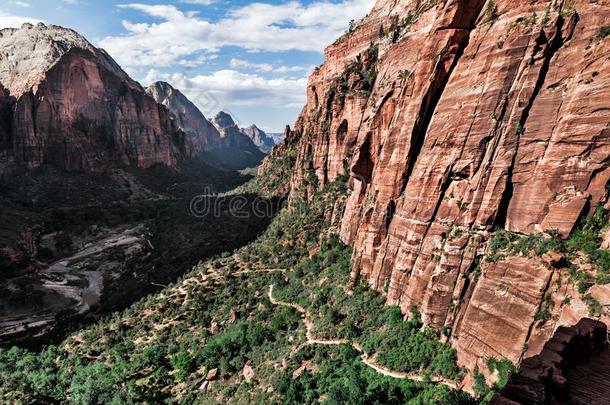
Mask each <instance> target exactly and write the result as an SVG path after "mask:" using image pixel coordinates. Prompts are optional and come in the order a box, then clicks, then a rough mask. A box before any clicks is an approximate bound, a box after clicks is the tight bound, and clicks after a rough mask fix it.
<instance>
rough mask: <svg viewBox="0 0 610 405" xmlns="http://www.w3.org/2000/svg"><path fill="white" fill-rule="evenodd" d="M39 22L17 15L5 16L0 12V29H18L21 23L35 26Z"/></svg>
mask: <svg viewBox="0 0 610 405" xmlns="http://www.w3.org/2000/svg"><path fill="white" fill-rule="evenodd" d="M39 22H41V21H40V20H36V19H34V18H29V17H21V16H18V15H11V14H5V13H2V12H0V29H1V28H19V27H21V25H22V24H23V23H31V24H36V23H39Z"/></svg>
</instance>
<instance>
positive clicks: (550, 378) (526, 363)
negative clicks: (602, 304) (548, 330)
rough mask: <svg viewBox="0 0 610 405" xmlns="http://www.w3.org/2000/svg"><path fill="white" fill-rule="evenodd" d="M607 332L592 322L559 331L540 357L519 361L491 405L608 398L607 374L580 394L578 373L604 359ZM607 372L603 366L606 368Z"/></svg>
mask: <svg viewBox="0 0 610 405" xmlns="http://www.w3.org/2000/svg"><path fill="white" fill-rule="evenodd" d="M609 354H610V352H608V328H607V327H606V325H605V324H603V323H601V322H598V321H594V320H592V319H587V318H585V319H582V320H580V322H578V324H576V325H574V326H572V327H560V328H559V329H557V331H556V332H555V335H554V336H553V337H552V338H551V339H550V340H549V341H548V342H547V343H546V344H545V345H544V348H543V349H542V351H541V352H540V354H538V355H536V356H533V357H530V358H527V359H525V360H523V362H522V364H521V370H520V371H519V372H518V373H517V374H515V375H513V376H512V377H511V378H510V380H509V382H508V384H507V385H506V387H504V389H503V390H502V393H501V394H497V395H496V396H494V398H493V399H492V400H491V402H490V403H491V404H496V405H501V404H527V405H543V404H556V403H570V404H593V403H600V404H601V403H602V402H599V400H600V399H602V400H607V399H608V395H609V394H610V391H609V390H610V384H608V379H607V374H606V375H605V376H603V375H601V376H596V375H589V376H588V377H587V378H591V379H594V378H598V377H601V381H603V383H602V384H600V385H597V386H594V387H591V386H589V385H588V384H586V382H585V384H584V385H585V386H586V387H587V389H586V390H585V392H582V391H581V390H580V388H581V386H582V385H583V382H584V381H582V379H578V378H577V377H579V376H580V374H581V373H582V371H584V370H587V369H589V370H590V371H593V370H592V369H591V366H595V365H596V363H598V362H600V361H603V362H606V361H607V359H608V355H609ZM606 368H607V366H606Z"/></svg>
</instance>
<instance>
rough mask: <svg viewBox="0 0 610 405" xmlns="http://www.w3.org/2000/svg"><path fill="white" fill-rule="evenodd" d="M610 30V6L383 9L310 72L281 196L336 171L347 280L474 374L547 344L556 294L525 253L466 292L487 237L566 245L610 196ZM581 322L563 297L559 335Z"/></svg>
mask: <svg viewBox="0 0 610 405" xmlns="http://www.w3.org/2000/svg"><path fill="white" fill-rule="evenodd" d="M607 26H610V1H607V0H598V1H584V0H577V1H553V2H548V1H536V0H528V1H525V0H520V1H508V0H496V1H485V0H468V1H466V0H447V1H409V0H378V2H377V4H376V5H375V7H374V9H373V10H372V11H371V13H370V14H369V15H368V16H367V17H366V18H365V19H364V20H363V21H361V22H360V23H359V24H357V25H356V27H355V28H354V29H353V31H352V32H349V33H347V34H346V35H345V36H343V37H342V38H340V39H339V40H338V41H337V42H336V43H335V44H333V45H332V46H330V47H328V48H327V49H326V62H325V63H324V64H323V65H322V66H321V67H320V68H318V69H316V71H315V72H314V73H313V74H312V76H311V78H310V80H309V85H308V102H307V105H306V106H305V108H304V110H303V112H302V114H301V116H300V118H299V119H298V121H297V124H296V126H295V135H294V136H293V138H292V139H293V140H294V141H295V142H296V140H298V150H299V152H298V161H297V167H296V173H295V175H294V176H293V178H292V195H293V196H296V195H301V196H305V197H307V195H308V194H310V191H311V190H308V187H311V186H307V187H305V185H306V183H307V178H308V172H309V171H310V170H311V169H313V170H315V173H316V175H317V177H318V180H319V184H320V185H323V184H325V183H326V182H329V181H332V180H334V179H335V178H337V176H338V175H341V174H344V173H345V172H347V173H348V174H349V176H350V179H349V188H350V194H349V197H348V200H347V203H346V206H345V209H344V212H343V214H342V215H343V220H342V223H341V229H340V234H341V237H342V239H343V240H344V241H345V242H347V243H353V244H354V246H355V247H354V269H353V271H354V276H355V277H356V276H359V277H362V278H364V279H365V280H368V282H369V284H370V285H371V286H372V287H373V288H375V289H377V290H379V291H382V292H383V293H385V294H386V295H387V299H388V301H389V302H390V303H392V304H399V305H400V306H401V307H402V308H403V309H404V310H405V312H408V309H409V308H410V307H411V306H417V307H418V308H419V309H420V311H421V312H422V314H423V318H424V320H425V321H426V322H427V323H428V324H429V325H432V326H433V327H435V328H437V329H439V330H440V329H441V328H443V327H444V330H446V331H450V332H449V333H448V334H449V335H450V337H449V339H450V341H451V342H452V344H453V345H454V346H455V347H456V348H457V349H458V356H459V361H460V363H461V364H464V365H466V366H468V367H469V368H471V369H472V368H473V367H474V365H475V364H476V363H479V364H480V366H481V367H482V368H484V359H485V358H486V357H488V356H495V357H498V358H500V357H501V358H508V359H510V360H511V361H513V362H518V361H519V360H520V359H521V358H522V356H523V355H524V352H525V351H526V349H527V344H528V343H529V342H533V340H535V339H534V338H535V335H536V333H543V334H545V336H546V338H548V337H549V336H550V334H551V333H552V330H550V331H544V332H533V331H532V328H533V325H534V315H535V314H536V312H537V311H538V310H539V309H540V307H541V303H542V301H543V297H544V296H545V294H547V293H548V294H551V295H553V299H556V296H558V295H559V294H560V293H561V292H564V293H565V288H567V287H564V289H563V290H562V289H561V288H553V289H551V287H550V286H551V283H552V282H553V283H557V280H560V281H559V284H561V279H562V275H561V274H559V273H558V272H557V271H556V270H555V269H554V268H553V267H552V266H550V265H549V264H547V263H544V262H543V261H542V260H540V259H537V258H536V259H528V258H524V257H518V258H509V259H507V260H505V261H501V262H498V263H486V262H483V263H482V264H481V267H482V269H481V273H482V275H481V277H480V278H479V279H478V282H477V276H475V275H474V274H473V273H474V271H475V268H476V267H477V262H478V259H477V258H480V256H481V255H482V254H483V252H484V251H485V249H486V243H487V241H488V239H489V236H490V232H491V231H493V230H494V229H495V228H505V229H507V230H511V231H515V232H520V233H533V232H538V231H551V230H553V231H557V232H558V233H559V234H560V235H561V236H562V237H566V236H567V235H568V234H569V233H570V231H571V230H572V228H573V227H574V225H575V223H576V222H577V220H578V218H580V217H581V216H582V215H583V214H584V213H586V212H587V211H588V210H589V209H590V208H591V207H595V206H596V205H597V204H599V203H600V202H603V201H605V200H606V199H607V195H606V188H605V186H606V184H607V183H608V180H609V179H610V160H609V159H608V156H610V128H609V123H610V108H609V107H610V105H609V100H610V70H609V69H607V67H606V68H604V66H607V64H608V55H609V54H610V38H604V36H603V35H600V29H601V28H603V27H607ZM263 171H264V169H263ZM552 285H555V284H552ZM564 286H565V284H564ZM579 311H580V312H579ZM583 312H584V313H583ZM575 314H580V316H582V315H583V314H584V315H586V310H584V311H583V309H582V308H579V307H578V305H576V304H574V303H573V304H571V305H567V304H566V305H562V304H561V303H560V305H557V306H556V307H555V315H556V316H557V319H559V320H558V321H557V322H556V323H554V324H553V327H557V326H558V325H559V324H561V323H570V322H573V321H574V319H577V316H578V315H575ZM551 329H552V328H551ZM539 346H540V344H537V347H538V348H539ZM530 350H535V349H530ZM530 354H532V353H530Z"/></svg>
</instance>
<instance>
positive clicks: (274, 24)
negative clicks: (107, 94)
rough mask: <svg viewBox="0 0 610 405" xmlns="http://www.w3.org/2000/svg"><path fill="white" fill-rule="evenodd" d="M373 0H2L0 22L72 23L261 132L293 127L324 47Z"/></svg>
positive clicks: (148, 73)
mask: <svg viewBox="0 0 610 405" xmlns="http://www.w3.org/2000/svg"><path fill="white" fill-rule="evenodd" d="M373 3H374V0H289V1H285V0H284V1H282V0H258V1H246V0H234V1H227V0H177V1H168V0H158V1H146V0H140V1H138V2H133V3H132V2H129V1H128V0H127V1H125V0H123V1H115V0H104V1H94V0H53V1H49V0H2V2H1V4H0V28H3V27H18V26H20V25H21V24H22V23H23V22H26V21H28V22H38V21H42V22H44V23H47V24H56V25H61V26H64V27H68V28H72V29H74V30H76V31H78V32H79V33H81V34H83V35H84V36H85V37H86V38H87V39H88V40H89V41H91V42H92V43H93V44H94V45H96V46H98V47H101V48H104V49H105V50H106V51H108V52H109V53H110V55H111V56H112V57H113V58H114V59H116V61H117V62H118V63H119V64H120V65H121V66H122V67H123V69H125V71H127V73H129V74H130V75H131V76H132V77H133V78H134V79H136V80H138V81H139V82H140V83H142V85H144V86H147V85H149V84H151V83H152V82H154V81H156V80H164V81H167V82H169V83H171V84H172V85H173V86H174V87H176V88H178V89H179V90H181V91H182V92H183V93H185V94H186V95H187V97H189V98H190V99H191V101H193V102H195V104H197V105H198V106H199V108H200V109H201V110H202V112H203V113H204V114H205V115H206V116H207V117H211V116H213V115H214V114H215V113H216V112H218V111H220V110H224V111H226V112H229V113H230V114H231V115H232V116H233V117H234V119H235V121H236V122H237V123H238V124H239V125H241V126H248V125H250V124H256V125H258V126H259V127H260V128H261V129H263V130H265V131H268V132H282V131H283V128H284V126H285V125H287V124H288V125H292V124H293V123H294V121H295V120H296V118H297V116H298V114H299V112H300V111H301V109H302V107H303V105H304V104H305V101H306V86H307V77H308V76H309V74H310V73H311V71H312V70H313V68H314V67H315V66H318V65H320V64H321V63H322V62H323V60H324V57H323V51H324V47H326V46H328V45H329V44H331V43H333V42H334V41H335V39H336V38H338V37H339V36H340V35H342V34H343V33H344V32H345V30H346V29H347V27H348V25H349V21H350V20H358V19H360V18H362V17H364V16H365V15H366V14H367V13H368V12H369V11H370V10H371V8H372V6H373Z"/></svg>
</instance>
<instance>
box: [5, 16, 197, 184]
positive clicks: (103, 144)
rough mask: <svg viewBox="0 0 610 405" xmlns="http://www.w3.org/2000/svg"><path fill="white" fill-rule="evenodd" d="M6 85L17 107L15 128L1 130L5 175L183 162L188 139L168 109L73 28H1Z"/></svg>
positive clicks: (11, 119)
mask: <svg viewBox="0 0 610 405" xmlns="http://www.w3.org/2000/svg"><path fill="white" fill-rule="evenodd" d="M0 83H2V86H3V87H4V90H3V91H2V93H3V99H4V100H7V98H8V99H9V100H10V101H11V103H12V108H10V115H11V117H8V118H7V113H6V108H5V109H4V110H3V111H5V112H4V113H3V114H2V119H3V120H5V121H6V120H7V119H8V120H9V122H10V124H11V125H9V126H7V127H5V126H4V125H3V132H4V134H3V135H2V139H3V140H4V142H2V143H1V144H0V145H2V146H0V150H1V153H0V174H2V173H4V172H6V171H8V170H10V169H11V168H16V167H20V168H26V169H27V168H29V169H31V168H35V167H39V166H41V165H43V164H52V165H54V166H57V167H59V168H62V169H68V170H72V169H78V170H91V171H100V170H104V169H105V168H107V167H109V166H111V165H116V164H121V165H130V166H135V167H149V166H152V165H155V164H164V165H166V166H170V167H173V166H176V165H177V164H178V162H179V161H180V160H181V159H182V158H183V157H184V153H185V150H186V149H187V148H186V145H185V139H184V134H183V133H182V132H181V131H179V130H178V128H177V126H176V125H175V123H174V121H173V119H172V118H171V115H170V113H169V111H168V110H167V109H166V108H165V107H163V106H160V105H159V104H157V102H156V101H155V100H154V99H153V98H152V97H149V96H148V95H146V93H145V92H144V89H143V88H142V87H141V86H140V85H139V84H138V83H137V82H135V81H133V80H131V79H130V78H129V77H128V75H127V74H126V73H125V72H124V71H122V70H121V69H120V67H119V66H118V65H117V64H116V63H115V62H114V61H113V60H112V59H111V58H110V57H109V56H108V55H107V54H106V53H105V52H104V51H102V50H99V49H96V48H95V47H93V46H92V45H91V44H90V43H89V42H87V40H86V39H84V38H83V37H81V36H80V35H78V34H77V33H75V32H74V31H71V30H68V29H64V28H61V27H56V26H45V25H43V24H38V25H36V26H32V25H30V24H25V25H23V26H22V27H21V28H20V29H4V30H2V31H0ZM5 104H6V103H5ZM6 128H9V129H8V130H7V129H6ZM6 132H8V135H7V134H6ZM7 139H8V141H7Z"/></svg>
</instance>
